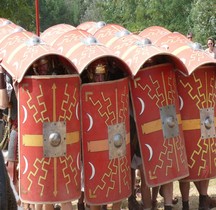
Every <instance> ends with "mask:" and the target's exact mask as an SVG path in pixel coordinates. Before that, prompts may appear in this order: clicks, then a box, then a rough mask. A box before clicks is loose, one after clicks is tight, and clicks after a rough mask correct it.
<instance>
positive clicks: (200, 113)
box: [177, 66, 216, 181]
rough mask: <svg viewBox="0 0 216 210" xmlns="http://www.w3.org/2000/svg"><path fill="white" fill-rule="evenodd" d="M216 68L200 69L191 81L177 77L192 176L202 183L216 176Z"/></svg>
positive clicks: (188, 178) (191, 178)
mask: <svg viewBox="0 0 216 210" xmlns="http://www.w3.org/2000/svg"><path fill="white" fill-rule="evenodd" d="M215 76H216V75H215V67H214V66H203V67H199V68H197V69H196V70H195V71H194V72H193V73H192V74H191V75H190V76H189V77H184V76H183V75H181V74H178V75H177V87H178V92H179V99H180V102H181V106H180V108H181V116H182V127H183V132H184V137H185V145H186V151H187V157H188V166H189V172H190V175H189V176H188V177H186V178H185V179H186V180H191V181H196V180H197V181H199V180H203V179H209V178H214V177H215V176H216V165H215V159H216V153H215V149H216V133H215V123H216V122H215V116H216V115H215V114H216V113H215V96H216V85H215V84H216V83H215V79H216V78H215Z"/></svg>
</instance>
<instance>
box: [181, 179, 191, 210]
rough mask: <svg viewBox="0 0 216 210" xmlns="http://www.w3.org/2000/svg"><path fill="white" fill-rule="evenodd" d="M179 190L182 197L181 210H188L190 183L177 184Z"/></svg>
mask: <svg viewBox="0 0 216 210" xmlns="http://www.w3.org/2000/svg"><path fill="white" fill-rule="evenodd" d="M179 189H180V192H181V196H182V210H189V192H190V182H183V181H180V182H179Z"/></svg>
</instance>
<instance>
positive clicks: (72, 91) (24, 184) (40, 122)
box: [18, 75, 81, 203]
mask: <svg viewBox="0 0 216 210" xmlns="http://www.w3.org/2000/svg"><path fill="white" fill-rule="evenodd" d="M79 86H80V80H79V77H78V76H75V75H70V76H69V75H62V76H60V75H59V76H52V77H51V76H31V77H24V79H23V80H22V82H21V83H19V93H18V95H19V97H18V100H19V118H18V119H19V128H20V129H19V135H20V144H19V151H20V153H19V160H20V169H19V172H20V197H21V199H22V201H24V202H28V203H56V202H66V201H71V200H75V199H78V198H79V197H80V193H81V178H80V177H81V176H80V174H81V173H80V122H79V113H78V106H79Z"/></svg>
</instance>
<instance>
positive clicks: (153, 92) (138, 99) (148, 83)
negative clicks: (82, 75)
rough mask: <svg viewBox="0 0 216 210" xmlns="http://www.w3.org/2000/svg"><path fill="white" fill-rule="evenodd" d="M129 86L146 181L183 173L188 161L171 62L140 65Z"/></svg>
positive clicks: (151, 182)
mask: <svg viewBox="0 0 216 210" xmlns="http://www.w3.org/2000/svg"><path fill="white" fill-rule="evenodd" d="M130 89H131V96H132V102H133V108H134V114H135V119H136V125H137V132H138V139H139V145H140V151H141V156H142V160H143V167H144V173H145V178H146V183H147V185H148V186H150V187H154V186H158V185H162V184H165V183H168V182H172V181H174V180H179V179H181V178H184V177H186V176H187V175H188V165H187V157H186V150H185V143H184V138H183V132H182V125H181V116H180V112H179V103H178V95H177V89H176V77H175V73H174V71H173V66H172V64H169V63H165V64H160V65H155V66H151V67H146V68H143V69H140V70H139V72H138V73H137V74H136V76H135V77H134V79H133V80H131V82H130Z"/></svg>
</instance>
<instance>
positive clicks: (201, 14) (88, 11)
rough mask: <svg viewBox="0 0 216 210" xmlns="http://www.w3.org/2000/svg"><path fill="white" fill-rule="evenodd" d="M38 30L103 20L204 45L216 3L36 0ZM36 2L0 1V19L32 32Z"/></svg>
mask: <svg viewBox="0 0 216 210" xmlns="http://www.w3.org/2000/svg"><path fill="white" fill-rule="evenodd" d="M38 1H39V5H40V24H41V27H40V28H41V31H44V30H45V29H47V28H49V27H50V26H53V25H56V24H60V23H67V24H70V25H73V26H77V25H79V24H80V23H82V22H86V21H96V22H97V21H104V22H106V23H116V24H120V25H122V26H124V27H125V28H127V29H128V30H129V31H132V32H134V31H141V30H143V29H144V28H147V27H149V26H153V25H158V26H162V27H165V28H167V29H168V30H170V31H178V32H180V33H182V34H186V33H187V32H188V31H192V32H193V33H194V34H195V40H196V41H199V42H201V43H204V42H205V40H206V38H207V37H208V36H216V35H215V31H216V30H215V29H216V10H215V8H216V1H215V0H205V1H202V0H127V1H125V0H73V1H71V0H57V1H56V0H43V1H42V0H38ZM34 4H35V1H33V0H1V3H0V6H1V10H0V17H3V18H6V19H10V20H11V21H13V22H14V23H16V24H18V25H21V26H23V27H25V28H26V29H27V30H32V31H35V5H34Z"/></svg>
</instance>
